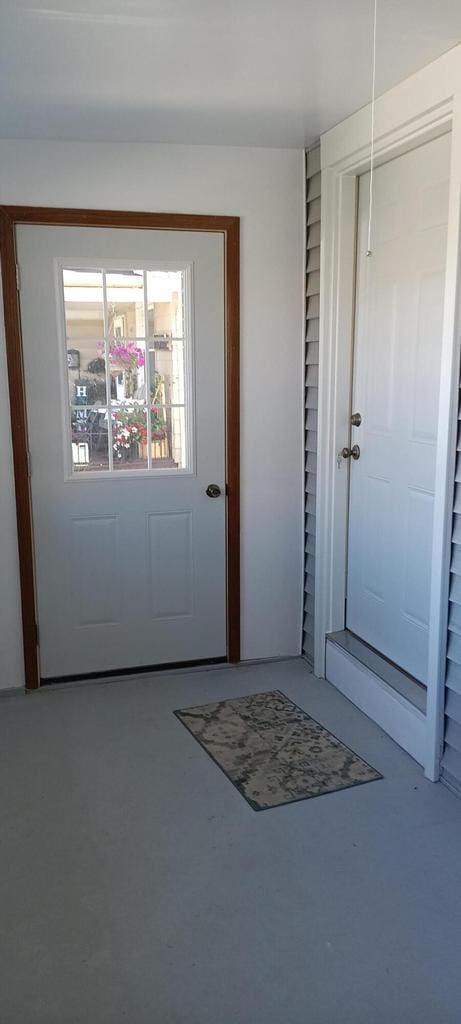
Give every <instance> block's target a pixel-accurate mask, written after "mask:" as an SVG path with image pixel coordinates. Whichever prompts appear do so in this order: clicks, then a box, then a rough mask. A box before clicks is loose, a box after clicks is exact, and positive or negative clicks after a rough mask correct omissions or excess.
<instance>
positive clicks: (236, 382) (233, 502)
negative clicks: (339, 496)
mask: <svg viewBox="0 0 461 1024" xmlns="http://www.w3.org/2000/svg"><path fill="white" fill-rule="evenodd" d="M225 256H226V460H227V556H228V557H227V581H228V589H227V602H228V610H227V614H228V638H227V650H228V658H229V661H230V662H237V661H240V344H239V338H240V270H239V264H240V221H239V220H238V218H235V219H234V220H233V223H232V224H231V225H230V226H229V227H228V228H227V230H226V254H225Z"/></svg>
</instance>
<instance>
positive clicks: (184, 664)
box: [40, 656, 228, 687]
mask: <svg viewBox="0 0 461 1024" xmlns="http://www.w3.org/2000/svg"><path fill="white" fill-rule="evenodd" d="M227 660H228V659H227V657H226V656H224V657H222V658H203V659H198V660H196V661H167V662H164V663H163V664H162V665H139V666H138V665H135V666H133V665H132V666H131V667H130V668H110V669H106V670H104V672H82V673H80V674H77V675H72V676H49V677H48V678H47V679H41V680H40V687H42V686H55V685H56V684H59V683H87V682H92V681H96V680H98V679H102V680H104V679H121V678H123V676H143V675H152V674H153V673H154V672H178V671H179V672H181V671H182V670H183V669H187V668H197V669H200V668H209V667H210V666H211V667H213V665H222V664H225V663H227Z"/></svg>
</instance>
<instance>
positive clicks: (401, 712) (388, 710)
mask: <svg viewBox="0 0 461 1024" xmlns="http://www.w3.org/2000/svg"><path fill="white" fill-rule="evenodd" d="M341 632H343V631H341ZM344 632H346V631H344ZM333 637H334V638H333ZM354 639H357V638H354ZM363 646H366V645H363ZM374 653H375V652H373V654H374ZM362 655H363V651H361V656H362ZM383 660H385V659H383ZM375 667H377V666H376V664H375ZM394 670H395V669H394ZM395 671H396V670H395ZM325 676H326V678H327V680H328V682H329V683H332V684H333V686H335V687H336V689H337V690H339V691H340V692H341V693H342V694H344V696H345V697H347V698H348V699H349V700H350V701H351V702H352V704H355V706H356V707H358V708H360V710H361V711H363V712H364V714H365V715H367V716H368V718H371V719H372V721H373V722H376V724H377V725H379V726H380V727H381V729H383V730H384V732H386V733H387V735H388V736H390V737H391V739H393V740H395V742H396V743H398V744H399V746H400V747H402V748H403V750H406V752H407V754H410V756H411V757H413V758H414V760H415V761H417V762H418V764H420V765H422V766H423V767H424V765H425V757H426V729H427V723H426V715H425V712H424V711H423V710H422V709H421V708H420V707H418V706H417V705H416V704H414V703H413V702H412V701H410V700H409V699H408V697H407V696H404V695H403V694H402V693H401V692H400V691H399V690H397V689H396V688H395V687H394V686H391V685H390V684H389V683H388V682H387V681H386V680H385V679H383V678H382V676H380V675H378V674H377V672H376V671H374V670H373V669H371V668H370V667H369V666H368V664H366V663H364V661H363V660H359V658H358V657H356V656H355V654H352V653H351V650H350V649H346V647H345V646H344V645H343V644H341V643H338V641H337V637H336V636H335V634H330V635H329V636H327V637H326V664H325ZM413 685H414V686H416V684H413ZM417 689H421V688H420V687H417ZM412 696H413V697H414V691H412Z"/></svg>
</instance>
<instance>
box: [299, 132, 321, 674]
mask: <svg viewBox="0 0 461 1024" xmlns="http://www.w3.org/2000/svg"><path fill="white" fill-rule="evenodd" d="M306 174H307V233H306V240H307V261H306V371H305V374H306V375H305V407H306V411H305V452H306V459H305V563H304V628H303V652H304V654H305V655H306V657H307V658H308V659H309V660H310V661H313V659H314V586H315V496H316V483H317V409H318V375H319V303H320V204H321V198H320V194H321V178H320V146H316V147H315V148H314V149H311V150H309V152H308V153H307V156H306Z"/></svg>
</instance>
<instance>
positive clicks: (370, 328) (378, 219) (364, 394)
mask: <svg viewBox="0 0 461 1024" xmlns="http://www.w3.org/2000/svg"><path fill="white" fill-rule="evenodd" d="M449 159H450V136H449V135H444V136H443V137H441V138H439V139H436V140H434V141H433V142H430V143H428V144H426V145H424V146H421V147H420V148H418V149H415V150H413V151H412V152H409V153H406V154H405V155H403V156H401V157H398V158H396V159H394V160H392V161H390V162H389V163H386V164H384V165H382V166H381V167H378V168H377V169H376V171H375V177H374V191H373V194H374V229H373V243H372V248H373V255H372V256H371V257H367V256H366V249H367V239H366V235H367V218H368V196H369V177H370V176H369V174H366V175H363V176H362V177H361V178H360V182H359V204H358V242H357V285H356V325H355V351H354V380H353V398H352V406H353V407H352V412H353V413H360V414H361V417H362V423H361V425H360V426H359V427H353V429H352V439H351V444H352V445H354V444H358V445H359V446H360V458H359V460H358V461H356V462H354V461H353V460H351V465H350V509H349V547H348V580H347V608H346V625H347V627H348V628H349V629H350V630H351V631H353V632H354V633H356V634H357V635H358V636H359V637H361V638H362V639H363V640H365V641H366V642H367V643H369V644H371V645H372V646H373V647H374V648H376V649H377V650H378V651H380V652H381V653H382V654H384V655H385V656H387V657H388V658H390V659H391V660H392V661H394V662H395V663H396V664H398V665H399V666H400V667H401V668H402V669H404V670H406V671H407V672H409V673H410V674H412V675H413V676H414V677H415V678H417V679H419V680H421V681H423V682H425V681H426V674H427V642H428V621H429V604H430V592H431V553H432V520H433V501H434V485H435V465H436V455H437V419H438V406H439V377H440V355H441V342H442V317H443V299H444V278H445V259H446V239H447V214H448V177H449Z"/></svg>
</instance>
